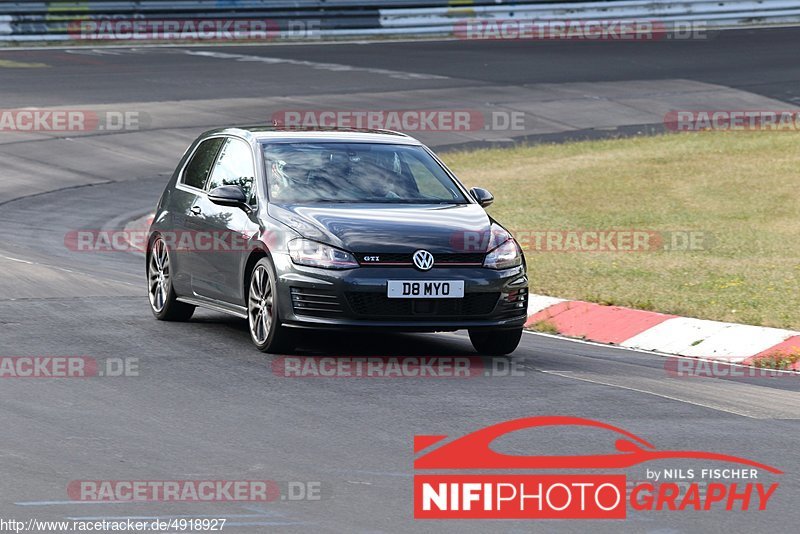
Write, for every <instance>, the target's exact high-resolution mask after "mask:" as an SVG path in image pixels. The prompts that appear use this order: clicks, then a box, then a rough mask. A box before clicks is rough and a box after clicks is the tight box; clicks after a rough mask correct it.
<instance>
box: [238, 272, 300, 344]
mask: <svg viewBox="0 0 800 534" xmlns="http://www.w3.org/2000/svg"><path fill="white" fill-rule="evenodd" d="M247 325H248V330H249V331H250V339H251V340H252V341H253V344H254V345H255V346H256V348H257V349H258V350H260V351H261V352H271V353H273V354H274V353H281V352H287V351H291V350H293V349H294V345H293V343H292V341H293V340H292V332H291V331H290V330H289V329H288V328H286V327H285V326H283V325H282V324H281V319H280V315H279V313H278V292H277V285H276V282H275V269H274V268H273V267H272V262H271V261H270V260H269V258H261V259H260V260H259V261H258V263H256V265H255V267H253V272H252V273H251V274H250V280H249V281H248V284H247Z"/></svg>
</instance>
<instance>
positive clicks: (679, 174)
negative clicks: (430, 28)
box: [444, 132, 800, 329]
mask: <svg viewBox="0 0 800 534" xmlns="http://www.w3.org/2000/svg"><path fill="white" fill-rule="evenodd" d="M444 159H445V160H446V162H447V164H448V165H450V166H451V167H452V169H453V170H454V171H455V172H456V173H457V174H458V175H459V177H460V178H461V179H462V180H463V181H464V182H465V183H466V184H468V185H469V186H483V187H486V188H487V189H489V190H491V191H492V192H493V193H494V195H495V198H496V200H495V203H494V205H492V206H491V207H490V208H489V212H490V213H491V214H492V215H493V216H494V217H495V218H497V219H498V220H499V221H501V222H502V223H503V224H504V225H505V226H507V227H508V228H509V229H511V230H514V231H517V232H520V231H523V232H525V231H528V232H530V231H541V230H556V231H560V230H614V229H618V230H622V229H626V230H630V229H636V230H642V231H654V232H676V231H681V232H689V231H696V232H701V233H702V235H703V236H704V239H705V242H704V245H703V246H702V247H701V249H700V250H693V251H685V250H684V251H664V250H657V251H649V252H552V251H544V250H531V247H530V246H528V247H526V248H527V250H526V256H527V258H528V265H529V269H528V271H529V275H530V280H531V282H530V286H531V291H532V292H534V293H541V294H546V295H553V296H558V297H564V298H571V299H582V300H589V301H592V302H600V303H604V304H615V305H621V306H629V307H634V308H641V309H649V310H657V311H661V312H666V313H675V314H679V315H687V316H692V317H702V318H708V319H716V320H723V321H731V322H741V323H748V324H760V325H766V326H775V327H784V328H794V329H798V328H800V307H798V305H797V303H798V300H799V299H798V296H799V295H800V139H798V137H797V136H795V135H793V134H792V133H787V132H750V133H743V132H742V133H722V132H716V133H712V132H704V133H696V134H672V135H662V136H656V137H636V138H628V139H617V140H603V141H589V142H577V143H568V144H558V145H537V146H529V147H517V148H512V149H486V150H476V151H470V152H457V153H449V154H445V157H444Z"/></svg>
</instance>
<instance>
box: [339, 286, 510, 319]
mask: <svg viewBox="0 0 800 534" xmlns="http://www.w3.org/2000/svg"><path fill="white" fill-rule="evenodd" d="M346 296H347V303H348V304H350V307H351V308H352V309H353V312H354V313H355V314H356V315H360V316H365V318H367V319H369V318H381V319H384V318H387V317H393V318H406V319H408V318H410V319H415V320H416V319H418V320H429V319H446V318H448V317H465V316H478V315H488V314H490V313H492V311H493V310H494V308H495V306H496V305H497V300H498V299H499V298H500V293H467V294H466V295H464V298H460V299H390V298H389V297H387V296H386V294H385V293H373V292H355V291H353V292H348V293H347V294H346Z"/></svg>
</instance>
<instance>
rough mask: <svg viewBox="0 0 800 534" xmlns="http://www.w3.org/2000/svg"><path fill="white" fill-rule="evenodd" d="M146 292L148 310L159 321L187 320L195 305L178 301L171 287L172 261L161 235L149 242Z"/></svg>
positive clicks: (190, 316)
mask: <svg viewBox="0 0 800 534" xmlns="http://www.w3.org/2000/svg"><path fill="white" fill-rule="evenodd" d="M147 293H148V296H149V298H150V311H152V312H153V315H154V316H155V318H156V319H158V320H159V321H188V320H189V319H191V318H192V314H194V310H195V307H194V306H192V305H191V304H186V303H185V302H178V296H177V295H176V294H175V289H174V288H173V287H172V263H171V261H170V259H169V249H168V247H167V244H166V243H165V242H164V240H163V239H162V238H161V237H156V238H155V239H154V240H153V242H152V243H151V244H150V251H149V253H148V255H147Z"/></svg>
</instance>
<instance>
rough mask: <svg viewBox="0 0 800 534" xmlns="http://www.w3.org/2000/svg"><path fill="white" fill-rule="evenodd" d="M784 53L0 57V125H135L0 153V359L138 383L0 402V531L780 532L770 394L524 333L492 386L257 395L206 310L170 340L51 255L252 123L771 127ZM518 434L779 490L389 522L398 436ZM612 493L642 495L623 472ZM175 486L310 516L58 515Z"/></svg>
mask: <svg viewBox="0 0 800 534" xmlns="http://www.w3.org/2000/svg"><path fill="white" fill-rule="evenodd" d="M798 52H800V29H774V30H746V31H744V30H743V31H731V32H725V33H721V34H718V35H715V36H713V38H712V39H709V40H706V41H698V42H671V41H665V42H658V43H613V42H605V43H569V42H566V43H563V42H562V43H557V42H550V43H536V42H459V41H447V42H403V43H371V44H363V43H361V44H335V45H331V44H304V45H294V46H262V47H256V46H226V47H218V48H210V47H195V48H169V47H165V48H157V47H156V48H141V47H140V48H133V49H131V48H118V49H117V48H115V49H87V48H84V49H78V50H64V49H47V50H27V49H26V50H2V51H0V99H2V100H1V101H2V104H1V105H0V108H4V109H9V108H23V107H29V106H37V107H55V106H58V107H61V108H64V109H81V110H98V111H100V112H107V111H126V110H134V111H137V112H140V113H141V117H142V121H141V127H140V128H139V129H132V130H125V131H115V132H109V131H93V132H80V133H63V132H61V133H58V132H57V133H53V132H16V133H13V132H0V173H2V174H0V176H2V179H0V236H2V237H0V270H2V272H3V275H2V277H0V278H1V279H0V332H1V333H0V356H38V355H83V356H88V357H92V358H97V359H99V360H103V359H108V358H127V359H132V358H133V359H137V361H138V376H124V377H108V376H104V377H94V378H84V379H66V378H64V379H10V378H9V379H5V380H2V381H0V429H2V432H0V470H1V471H0V473H2V476H0V517H3V518H17V519H27V518H29V517H36V518H39V519H63V518H112V517H114V518H127V517H146V518H155V517H161V518H167V517H219V518H227V521H228V523H227V525H226V527H225V531H230V532H266V531H273V530H275V531H286V532H307V531H314V532H432V531H445V532H450V531H452V532H462V531H471V532H472V531H474V532H486V531H502V532H529V531H542V532H544V531H548V532H549V531H574V532H584V531H587V530H588V529H591V530H592V531H598V532H618V531H620V530H623V531H646V532H664V533H666V532H699V531H702V532H725V533H729V532H778V531H790V530H791V529H793V528H795V529H796V525H797V523H798V520H800V512H798V506H797V504H796V499H797V495H798V494H800V472H798V469H799V468H800V450H799V449H798V447H797V444H798V443H799V442H800V426H798V420H800V394H799V393H798V391H800V387H798V384H797V381H796V379H792V378H789V379H750V380H726V379H701V378H695V379H681V378H670V377H669V376H668V373H667V372H666V371H665V359H664V358H662V357H659V356H657V355H652V354H643V353H639V352H633V351H628V350H622V349H618V348H614V347H601V346H597V345H593V344H588V343H580V342H574V341H568V340H563V339H558V338H554V337H551V336H545V335H538V334H526V335H525V336H524V339H523V342H522V345H521V346H520V348H519V349H518V350H517V351H516V352H515V353H514V354H513V356H511V357H510V358H504V359H500V361H499V363H497V364H494V365H496V366H497V368H498V369H509V368H511V367H512V366H513V367H514V369H515V371H516V372H515V373H514V375H515V376H499V375H501V374H502V373H501V372H498V373H496V374H497V375H498V376H479V377H475V378H469V379H456V378H451V379H437V378H402V379H350V378H330V379H328V378H313V379H312V378H307V379H306V378H285V377H282V376H278V375H276V374H275V373H273V367H272V366H273V363H274V362H275V361H276V358H278V356H273V355H264V354H261V353H260V352H258V351H257V350H256V349H255V348H254V347H253V346H252V345H251V342H250V339H249V337H248V333H247V328H246V325H245V324H244V323H243V322H242V321H239V320H236V319H232V318H229V317H227V316H224V315H220V314H217V313H213V312H208V311H199V312H198V313H197V314H196V315H195V318H194V319H193V320H192V321H191V322H188V323H183V324H179V323H163V322H157V321H155V320H154V319H153V317H152V316H151V314H150V311H149V309H148V303H147V297H146V290H145V283H144V261H143V259H142V257H141V256H139V255H136V254H132V253H113V252H110V253H78V252H73V251H71V250H69V249H68V248H67V247H65V244H64V236H65V234H66V233H67V232H69V231H71V230H75V229H103V228H121V226H122V225H123V224H124V223H125V222H127V221H129V220H132V219H134V218H136V217H139V216H142V215H144V214H146V213H148V211H150V210H152V209H153V207H154V205H155V202H156V200H157V198H158V196H159V194H160V193H161V190H162V187H163V184H164V183H165V180H166V177H167V176H168V175H169V174H171V172H172V170H173V167H174V165H175V163H176V162H177V160H178V159H179V157H180V155H181V152H182V150H183V149H185V147H186V146H187V145H188V143H189V142H190V141H191V139H193V138H194V137H195V136H196V135H197V134H198V133H200V132H201V131H203V130H205V129H208V128H211V127H215V126H219V125H224V124H228V123H235V122H238V123H254V122H266V121H267V120H268V119H269V118H270V116H271V114H272V113H274V112H275V111H276V110H281V109H297V108H311V109H325V108H331V107H334V108H347V107H350V108H353V107H354V106H357V108H358V109H369V108H371V107H382V108H384V109H392V108H391V106H394V108H395V109H398V108H409V107H411V106H418V107H420V108H432V107H436V106H437V105H438V106H439V107H443V108H452V107H458V106H461V107H470V109H479V110H481V111H485V112H491V111H492V110H520V111H522V112H523V113H525V117H526V122H525V128H524V129H523V130H519V131H513V132H508V131H502V132H498V131H474V132H469V133H467V134H463V135H462V134H455V133H450V132H444V133H440V132H424V134H422V133H421V134H420V136H419V137H420V138H422V139H423V140H424V141H426V142H427V143H429V144H430V145H431V146H433V147H434V148H435V147H440V148H447V147H455V146H465V145H473V144H497V143H501V144H502V143H511V142H513V140H514V139H516V138H537V137H541V138H548V136H549V137H570V136H572V135H579V134H581V135H586V134H587V132H594V133H595V134H598V135H606V134H612V135H613V134H617V133H632V132H636V131H647V130H648V129H656V130H657V129H659V126H660V124H659V123H660V121H659V119H658V117H660V116H663V114H664V112H665V110H666V109H668V108H669V107H670V106H672V107H674V106H675V105H683V106H687V109H693V108H692V107H690V106H693V105H694V106H705V107H711V105H713V103H714V102H720V104H719V105H718V106H716V107H717V108H719V109H725V106H737V107H739V108H741V107H745V108H746V107H747V106H754V107H756V106H762V107H766V109H789V108H791V107H793V106H795V105H797V103H798V102H800V71H798V69H797V67H796V65H797V57H798ZM412 99H413V101H411V100H412ZM676 103H677V104H676ZM654 106H655V111H654V110H653V107H654ZM576 109H577V110H579V111H580V112H579V113H578V112H576V111H575V110H576ZM621 110H623V111H621ZM787 135H791V134H787ZM490 172H491V169H487V173H490ZM470 185H479V184H470ZM298 354H301V355H331V356H378V355H383V356H391V355H401V356H413V355H419V356H475V353H474V351H473V350H472V347H471V345H470V343H469V340H468V339H467V337H466V335H464V334H463V333H457V334H440V335H400V334H398V335H393V336H385V335H384V336H370V335H357V336H356V335H344V334H339V335H337V334H309V335H307V336H304V340H303V344H302V347H301V349H300V350H299V351H298ZM485 362H486V364H487V365H492V364H491V362H489V360H485ZM534 415H573V416H579V417H586V418H591V419H598V420H601V421H604V422H607V423H611V424H613V425H616V426H619V427H622V428H624V429H626V430H628V431H631V432H633V433H634V434H636V435H639V436H642V437H644V438H645V439H647V440H648V441H650V442H652V443H653V444H655V445H656V447H658V448H660V449H690V450H711V451H715V452H720V453H726V454H731V455H735V456H742V457H746V458H751V459H754V460H756V461H759V462H763V463H766V464H770V465H774V466H776V467H778V468H780V469H782V470H784V471H785V474H784V475H782V476H779V477H776V478H775V481H777V482H780V487H779V489H778V490H777V491H776V493H775V495H774V497H773V498H772V500H771V501H770V503H769V508H768V510H767V511H766V512H759V511H747V512H741V511H734V512H721V511H715V510H712V511H701V512H694V511H684V512H679V511H646V512H635V511H630V510H629V514H628V519H627V520H626V522H624V523H620V522H616V521H609V522H580V521H571V522H553V521H549V522H541V523H531V522H514V521H504V522H491V523H485V522H469V521H466V522H465V521H462V522H452V521H451V522H447V521H441V522H435V523H432V522H414V521H413V519H412V478H413V475H414V471H413V468H412V463H413V458H414V456H413V448H412V446H413V436H414V435H415V434H446V435H448V436H458V435H462V434H466V433H468V432H471V431H474V430H477V429H479V428H482V427H484V426H487V425H490V424H493V423H497V422H501V421H505V420H508V419H514V418H518V417H527V416H534ZM533 437H534V435H533V434H527V433H525V432H521V433H519V435H517V436H513V437H509V438H508V439H505V438H504V439H503V440H502V442H501V443H498V445H497V446H498V447H499V449H501V450H503V451H504V452H513V453H515V454H535V453H538V454H558V453H560V452H561V451H570V450H572V449H573V448H576V449H578V450H581V449H583V450H589V451H591V452H598V448H599V450H600V451H602V450H605V449H606V448H607V445H606V444H601V443H600V442H599V441H598V442H597V443H594V442H587V441H581V440H584V439H585V438H581V437H580V436H578V435H575V436H573V435H572V434H571V433H569V432H566V431H565V432H563V433H551V434H545V435H543V436H537V437H536V439H535V440H534V439H532V438H533ZM570 438H574V439H572V440H571V439H570ZM576 440H578V441H577V442H576ZM648 466H649V465H648ZM687 466H690V464H686V465H683V464H682V465H681V467H687ZM707 466H708V465H706V464H704V465H701V466H700V467H707ZM663 467H675V466H674V465H669V464H665V465H664V466H663ZM712 467H715V466H712ZM626 474H627V475H628V479H629V480H643V479H644V478H645V466H644V465H641V466H637V467H633V468H630V469H628V470H626ZM184 479H205V480H275V481H303V482H312V481H313V482H318V483H319V484H320V486H321V488H322V490H321V498H320V499H319V500H299V501H289V500H287V501H278V502H274V503H241V502H210V503H174V502H173V503H167V502H147V503H84V502H75V501H72V500H71V499H70V497H69V496H68V494H67V487H68V484H69V483H70V481H75V480H184Z"/></svg>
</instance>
